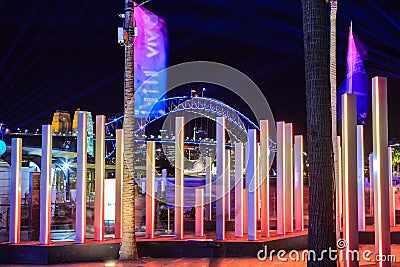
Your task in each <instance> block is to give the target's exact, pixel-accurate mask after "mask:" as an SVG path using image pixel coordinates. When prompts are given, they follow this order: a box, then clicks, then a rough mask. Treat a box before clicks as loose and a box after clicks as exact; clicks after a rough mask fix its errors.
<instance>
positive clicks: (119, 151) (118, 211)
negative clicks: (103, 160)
mask: <svg viewBox="0 0 400 267" xmlns="http://www.w3.org/2000/svg"><path fill="white" fill-rule="evenodd" d="M116 143H117V145H116V150H115V179H116V181H115V182H116V193H115V198H116V199H115V238H122V230H123V226H122V208H123V206H122V205H123V201H122V190H123V177H124V130H123V129H117V131H116Z"/></svg>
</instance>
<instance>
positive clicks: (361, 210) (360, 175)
mask: <svg viewBox="0 0 400 267" xmlns="http://www.w3.org/2000/svg"><path fill="white" fill-rule="evenodd" d="M357 188H358V190H357V191H358V230H359V231H365V200H364V195H365V194H364V127H363V126H362V125H357Z"/></svg>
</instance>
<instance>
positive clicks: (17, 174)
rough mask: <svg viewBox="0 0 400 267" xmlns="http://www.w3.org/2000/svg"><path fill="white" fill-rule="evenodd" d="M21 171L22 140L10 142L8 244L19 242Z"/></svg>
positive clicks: (17, 139)
mask: <svg viewBox="0 0 400 267" xmlns="http://www.w3.org/2000/svg"><path fill="white" fill-rule="evenodd" d="M21 171H22V139H21V138H13V139H12V141H11V183H10V186H11V187H10V228H9V242H10V243H11V244H18V243H20V242H21V236H20V232H21Z"/></svg>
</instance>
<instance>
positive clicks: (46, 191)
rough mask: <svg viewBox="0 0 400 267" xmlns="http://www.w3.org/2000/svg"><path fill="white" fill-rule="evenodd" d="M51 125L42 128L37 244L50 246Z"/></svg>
mask: <svg viewBox="0 0 400 267" xmlns="http://www.w3.org/2000/svg"><path fill="white" fill-rule="evenodd" d="M52 139H53V135H52V132H51V125H43V126H42V160H41V167H42V168H41V169H42V170H41V171H42V172H41V175H40V232H39V243H40V244H41V245H47V244H50V222H51V162H52Z"/></svg>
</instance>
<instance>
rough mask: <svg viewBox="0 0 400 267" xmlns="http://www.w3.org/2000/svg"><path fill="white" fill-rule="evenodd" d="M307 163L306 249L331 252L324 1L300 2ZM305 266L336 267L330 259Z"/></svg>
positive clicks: (331, 173) (331, 178)
mask: <svg viewBox="0 0 400 267" xmlns="http://www.w3.org/2000/svg"><path fill="white" fill-rule="evenodd" d="M301 3H302V9H303V32H304V59H305V80H306V105H307V137H308V156H309V163H310V196H309V228H308V249H309V250H314V251H315V252H316V255H322V254H321V253H322V251H323V250H326V251H328V250H329V248H331V249H334V248H335V247H336V246H335V226H334V225H335V224H334V204H333V202H334V201H333V199H334V194H333V191H334V190H333V189H334V186H333V181H334V168H333V149H332V123H331V122H332V121H331V120H332V117H331V99H330V82H329V37H328V21H327V14H326V1H325V0H302V1H301ZM307 264H308V266H336V262H335V261H332V260H331V259H330V258H329V257H324V259H322V260H321V261H318V260H313V259H311V260H310V261H308V263H307Z"/></svg>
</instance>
